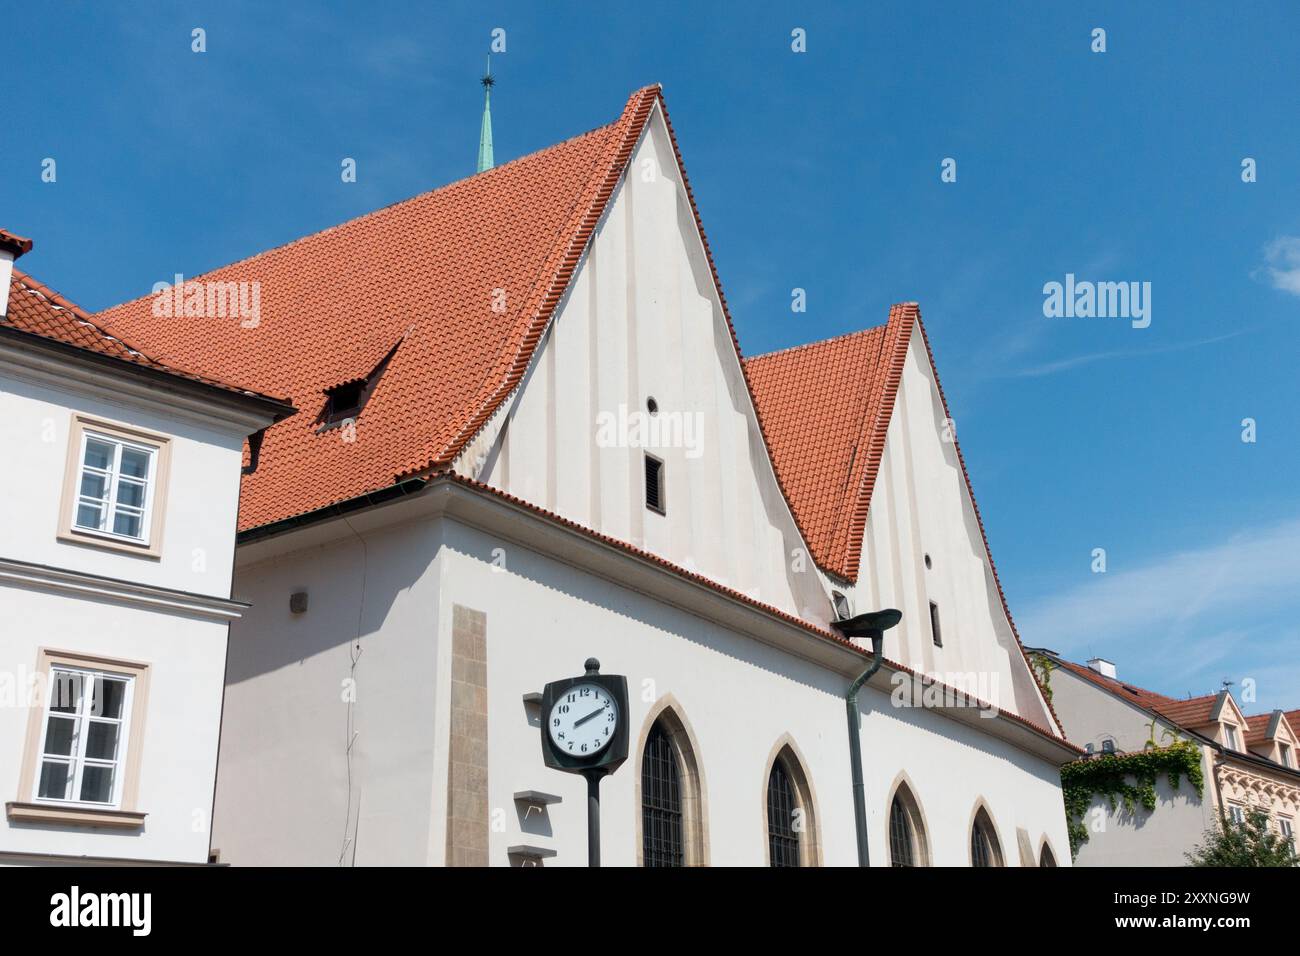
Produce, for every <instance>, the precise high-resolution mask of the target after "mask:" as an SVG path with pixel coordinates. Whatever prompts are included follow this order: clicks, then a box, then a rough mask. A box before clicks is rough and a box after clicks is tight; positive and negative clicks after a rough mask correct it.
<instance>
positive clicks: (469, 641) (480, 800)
mask: <svg viewBox="0 0 1300 956" xmlns="http://www.w3.org/2000/svg"><path fill="white" fill-rule="evenodd" d="M487 720H488V713H487V614H485V613H484V612H483V611H475V610H473V609H472V608H467V607H461V606H460V605H459V604H454V605H452V612H451V739H450V759H449V760H448V763H447V865H448V866H487V865H488V821H489V813H488V788H487V783H488V780H487V778H488V736H487Z"/></svg>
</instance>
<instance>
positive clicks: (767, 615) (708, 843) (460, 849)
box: [95, 86, 1081, 866]
mask: <svg viewBox="0 0 1300 956" xmlns="http://www.w3.org/2000/svg"><path fill="white" fill-rule="evenodd" d="M485 137H486V143H487V147H486V160H484V158H483V157H484V151H483V150H480V163H479V165H480V167H481V171H479V172H478V173H477V174H476V175H473V176H471V177H469V178H467V179H464V180H461V181H459V182H456V183H452V184H451V185H448V186H445V187H443V188H440V189H436V190H434V191H432V192H429V193H425V194H423V195H419V196H416V197H414V198H412V199H409V200H406V201H404V202H400V203H397V204H396V205H393V206H389V207H387V208H384V209H380V210H378V211H376V212H373V213H370V214H368V215H365V216H362V217H361V218H358V219H355V220H352V221H350V222H346V223H344V224H342V225H339V226H336V227H334V228H331V229H327V230H325V231H324V232H320V233H317V234H315V235H310V236H307V237H305V238H302V239H299V240H297V241H294V242H291V243H289V244H288V245H284V246H281V247H279V248H275V249H271V250H270V251H266V252H262V253H260V254H258V255H254V256H252V257H251V258H247V259H244V260H242V261H240V262H237V263H235V264H233V265H230V266H226V267H224V268H221V269H218V270H216V271H214V272H212V273H210V274H208V275H205V276H200V277H198V278H197V279H196V280H192V281H193V283H194V284H195V288H200V287H201V288H211V287H213V286H214V285H216V286H218V287H221V288H234V287H235V286H236V285H238V284H246V285H253V286H254V287H255V288H256V289H257V290H258V295H259V302H260V306H259V308H260V314H259V316H258V317H257V320H256V321H238V320H232V319H228V318H227V319H217V318H211V317H200V318H195V317H184V316H182V315H181V314H179V313H177V314H173V315H171V316H169V317H160V316H159V314H158V311H157V297H156V296H146V297H144V298H141V299H139V300H136V301H133V302H129V303H126V304H123V305H120V306H117V307H115V308H113V309H110V310H107V311H105V312H103V313H100V314H99V315H98V316H96V317H95V320H96V322H97V323H98V324H99V325H101V326H102V327H103V328H104V329H106V330H108V331H109V332H110V333H111V334H113V335H115V336H119V337H121V338H122V339H123V340H126V341H130V342H132V343H133V344H135V345H136V346H137V347H138V348H140V349H142V350H143V351H144V352H146V353H147V354H149V355H151V356H154V357H155V358H157V359H158V360H159V361H164V362H171V363H174V364H176V365H177V366H178V367H182V368H185V369H189V370H193V371H194V372H196V373H198V374H202V375H205V376H208V377H210V378H212V379H215V380H219V381H228V380H234V381H238V382H240V383H241V384H242V385H244V386H246V387H247V388H249V389H252V390H256V391H257V392H258V393H261V394H264V395H273V396H287V397H288V398H289V400H290V401H291V402H292V404H293V406H294V407H296V408H297V409H298V411H297V412H296V414H293V415H291V416H289V417H287V418H284V419H283V420H281V421H278V422H277V423H275V424H272V425H271V426H270V427H269V428H267V429H266V430H265V432H264V433H262V434H260V435H259V436H256V437H255V438H254V439H250V441H249V442H248V444H247V445H246V447H245V451H244V455H245V464H246V465H247V464H248V463H249V461H250V459H252V458H253V457H256V468H254V469H249V470H248V473H247V474H245V475H244V477H243V481H242V491H241V495H240V504H239V518H238V522H239V527H238V538H237V547H236V551H235V556H234V572H233V595H232V597H233V599H234V600H235V601H236V602H239V605H240V607H241V611H240V615H239V616H238V617H237V618H235V619H233V620H232V621H231V624H230V637H229V650H228V658H227V662H226V672H225V696H224V706H223V709H222V712H221V728H220V749H219V755H218V761H217V775H216V798H215V809H214V816H213V824H212V842H211V849H212V852H213V855H214V858H216V859H219V860H220V861H221V862H226V863H231V864H235V865H241V864H276V863H283V864H306V865H322V866H334V865H339V864H344V865H348V864H357V865H383V864H402V865H457V866H461V865H470V866H483V865H493V866H497V865H501V866H505V865H537V864H544V865H561V866H571V865H585V864H586V862H587V849H588V846H587V834H588V831H587V791H586V784H585V782H584V781H583V779H582V778H581V777H579V776H577V775H574V774H567V773H563V772H561V771H559V770H556V769H552V768H550V767H548V766H547V765H546V763H545V762H544V761H543V752H542V745H541V737H542V733H543V731H544V728H543V721H544V719H546V717H548V716H549V715H544V714H543V713H542V709H541V692H542V690H543V687H544V685H546V684H547V683H548V682H551V681H555V680H558V679H561V678H566V677H572V676H576V675H581V674H582V673H583V671H584V667H585V662H586V661H587V659H588V658H597V659H598V660H599V662H600V671H601V673H604V674H616V675H623V676H625V677H626V679H627V684H628V691H629V693H628V701H627V710H628V712H627V713H626V714H619V715H618V720H621V721H623V722H625V727H626V730H627V739H628V759H627V762H626V763H625V764H624V765H623V766H622V767H621V768H620V769H619V770H618V771H617V772H615V773H614V774H612V775H611V776H610V777H608V778H607V779H606V780H605V781H604V782H603V784H602V785H601V818H600V846H601V853H602V862H603V864H604V865H607V866H609V865H624V866H634V865H635V866H640V865H644V866H682V865H685V866H695V865H740V866H767V865H773V866H779V865H794V866H818V865H848V866H854V865H858V864H859V863H860V862H865V861H861V860H860V859H859V852H858V848H857V847H858V841H857V839H856V831H857V825H856V820H857V817H856V813H855V800H854V797H855V787H854V783H855V781H854V771H853V760H852V759H851V757H852V754H851V752H850V740H851V739H852V737H851V735H850V733H849V732H848V731H847V730H846V726H845V699H846V694H848V693H849V688H850V687H851V685H852V684H853V682H854V679H855V678H856V677H858V675H860V674H861V673H863V672H864V671H865V670H866V669H867V668H868V667H869V666H870V665H871V664H872V663H873V657H872V654H871V653H870V645H869V644H865V643H864V642H862V641H859V640H856V639H853V638H851V637H845V636H844V635H843V633H842V630H843V629H842V628H838V629H837V627H836V624H837V623H842V622H843V621H844V620H845V619H847V618H850V617H853V616H855V615H859V614H862V613H864V612H870V611H877V610H881V609H888V608H895V609H898V610H899V611H901V613H902V618H901V621H900V622H899V623H898V624H897V626H896V627H893V628H891V629H889V630H887V631H886V632H885V634H884V643H883V653H882V658H881V661H880V663H881V665H882V666H881V667H880V668H879V670H878V671H877V672H876V673H875V674H874V676H873V677H872V678H871V679H870V680H869V681H868V682H867V684H866V686H864V687H862V689H861V690H860V692H857V693H856V694H855V695H854V696H853V697H851V698H850V699H851V700H852V701H853V702H854V719H855V720H857V721H858V722H859V725H860V726H859V733H858V738H857V739H858V740H859V741H860V743H859V754H858V756H859V757H860V763H861V770H862V773H861V781H862V791H861V793H862V803H863V806H864V811H865V837H866V841H865V842H866V846H867V848H868V849H869V863H870V865H874V866H886V865H891V864H892V865H898V866H1057V865H1060V866H1068V865H1070V852H1069V843H1068V838H1067V828H1066V819H1065V813H1064V808H1063V805H1062V797H1061V784H1060V777H1059V768H1060V767H1061V766H1062V765H1063V764H1065V763H1067V762H1069V761H1071V760H1074V759H1076V758H1078V757H1079V755H1080V753H1081V751H1080V750H1079V749H1078V748H1076V747H1074V746H1073V745H1072V744H1070V743H1068V742H1067V741H1066V739H1065V738H1064V735H1063V732H1062V727H1061V724H1060V722H1059V721H1058V720H1057V718H1056V716H1055V714H1054V713H1053V710H1052V706H1051V703H1050V701H1049V700H1048V699H1047V697H1046V696H1045V694H1044V692H1043V689H1042V688H1041V687H1040V685H1039V683H1038V680H1037V678H1036V676H1035V673H1034V670H1033V668H1032V667H1031V666H1030V664H1029V662H1028V660H1027V658H1026V656H1025V652H1024V650H1023V648H1022V645H1021V641H1020V637H1019V635H1018V634H1017V632H1016V628H1015V625H1014V623H1013V622H1012V618H1011V614H1010V612H1009V610H1008V607H1007V602H1006V596H1005V594H1004V593H1003V590H1002V587H1001V585H1000V583H999V581H998V576H997V571H996V569H995V568H994V565H993V560H992V557H991V554H990V552H989V548H988V539H987V536H986V534H985V526H984V522H983V520H982V518H981V516H980V513H979V510H978V508H977V506H976V504H975V498H974V495H973V493H972V486H971V476H970V475H969V474H968V473H967V469H966V467H965V464H964V462H963V459H962V454H961V449H960V447H959V445H958V442H957V438H956V434H955V431H954V428H953V425H952V415H951V414H950V410H949V408H948V405H947V401H946V399H945V398H944V394H943V391H942V388H941V387H940V384H939V379H938V376H937V373H936V369H935V361H934V354H935V353H934V351H932V348H931V344H932V343H931V341H930V340H929V338H928V337H927V334H926V330H925V327H924V325H923V323H922V318H921V310H920V308H919V306H918V305H917V304H916V303H914V302H903V303H900V304H896V305H893V306H888V305H887V303H878V304H876V305H874V306H868V307H867V308H866V309H865V311H864V314H863V315H862V316H860V324H861V326H862V327H863V330H862V331H860V332H857V333H854V334H851V335H846V336H842V337H840V338H835V339H830V340H827V341H822V342H815V343H812V344H808V345H803V346H799V347H796V348H792V349H788V350H785V351H782V352H776V353H772V354H769V355H759V356H753V357H745V356H744V355H743V354H742V351H741V348H740V343H739V340H738V338H737V330H736V328H735V326H734V325H733V316H732V314H731V312H730V311H729V309H728V306H727V301H726V298H725V297H724V295H723V290H722V284H721V281H720V277H719V275H718V272H717V269H716V268H715V266H714V261H713V256H712V254H711V252H710V249H709V244H708V241H707V239H706V238H705V231H704V225H703V222H702V220H701V218H700V214H699V210H698V209H697V207H696V201H695V197H694V195H693V193H692V190H691V187H690V183H689V180H688V179H687V175H686V169H685V166H684V163H683V160H682V155H681V152H680V150H679V148H678V143H677V139H676V137H675V135H674V132H673V127H672V125H671V123H670V122H669V118H668V112H667V108H666V106H665V102H664V96H663V93H662V91H661V89H660V88H659V87H658V86H650V87H646V88H644V89H640V90H637V91H636V92H634V93H633V94H632V95H631V97H630V98H629V99H628V100H627V103H626V105H625V107H624V108H623V110H622V112H621V114H620V115H619V116H617V118H616V119H615V120H614V121H613V122H612V123H609V124H608V125H605V126H601V127H600V128H598V129H595V130H593V131H591V132H588V133H585V134H583V135H580V136H576V137H574V138H572V139H568V140H565V141H564V142H561V143H559V144H558V145H555V146H552V147H550V148H548V149H544V150H542V151H540V152H537V153H534V154H532V155H529V156H525V157H523V158H520V159H516V160H514V161H511V162H508V163H504V164H502V165H499V166H495V165H493V162H492V149H491V133H490V126H488V124H487V122H486V121H485ZM254 284H255V285H254ZM239 287H241V288H242V287H246V286H239ZM189 288H190V286H189V284H188V283H187V284H186V286H185V287H184V288H183V289H182V290H181V291H182V293H185V294H186V295H187V294H188V291H189ZM180 298H184V296H180V297H178V299H180ZM735 318H737V319H740V320H741V321H742V322H743V319H744V317H743V316H736V317H735ZM935 345H936V346H937V347H939V349H940V351H941V343H935ZM243 605H247V608H244V607H243ZM602 719H604V718H602Z"/></svg>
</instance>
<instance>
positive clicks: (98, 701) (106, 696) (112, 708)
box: [90, 677, 126, 720]
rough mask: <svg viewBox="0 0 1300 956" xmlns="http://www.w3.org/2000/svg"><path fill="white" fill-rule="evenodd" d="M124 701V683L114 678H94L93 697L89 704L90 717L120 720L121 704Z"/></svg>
mask: <svg viewBox="0 0 1300 956" xmlns="http://www.w3.org/2000/svg"><path fill="white" fill-rule="evenodd" d="M125 700H126V681H124V680H118V679H117V678H114V677H96V678H95V696H94V697H93V698H92V699H91V702H90V714H91V716H92V717H112V718H113V719H115V720H120V719H121V717H122V703H123V701H125Z"/></svg>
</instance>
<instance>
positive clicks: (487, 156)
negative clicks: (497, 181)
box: [478, 56, 496, 173]
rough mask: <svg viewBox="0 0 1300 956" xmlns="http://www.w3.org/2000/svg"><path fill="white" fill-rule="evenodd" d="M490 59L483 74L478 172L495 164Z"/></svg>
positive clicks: (493, 81)
mask: <svg viewBox="0 0 1300 956" xmlns="http://www.w3.org/2000/svg"><path fill="white" fill-rule="evenodd" d="M495 82H496V80H494V79H492V57H490V56H489V57H488V68H487V72H486V73H485V74H483V80H482V83H483V127H482V129H480V130H479V134H478V172H480V173H481V172H483V170H485V169H491V168H492V167H493V166H495V165H496V163H495V162H494V161H493V159H492V84H494V83H495Z"/></svg>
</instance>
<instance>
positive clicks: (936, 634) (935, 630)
mask: <svg viewBox="0 0 1300 956" xmlns="http://www.w3.org/2000/svg"><path fill="white" fill-rule="evenodd" d="M930 637H931V639H932V640H933V641H934V646H935V647H943V631H942V630H941V629H940V628H939V605H937V604H935V603H934V602H933V601H931V602H930Z"/></svg>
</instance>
